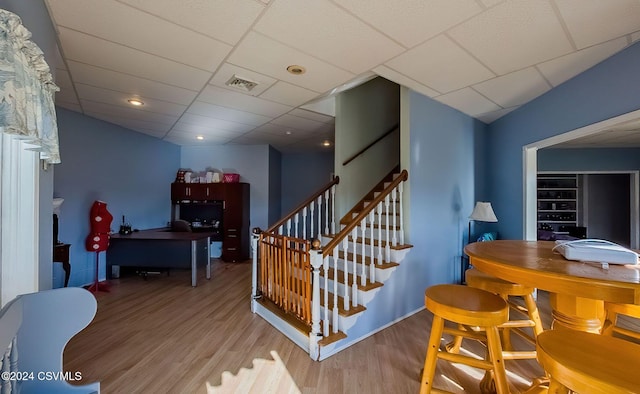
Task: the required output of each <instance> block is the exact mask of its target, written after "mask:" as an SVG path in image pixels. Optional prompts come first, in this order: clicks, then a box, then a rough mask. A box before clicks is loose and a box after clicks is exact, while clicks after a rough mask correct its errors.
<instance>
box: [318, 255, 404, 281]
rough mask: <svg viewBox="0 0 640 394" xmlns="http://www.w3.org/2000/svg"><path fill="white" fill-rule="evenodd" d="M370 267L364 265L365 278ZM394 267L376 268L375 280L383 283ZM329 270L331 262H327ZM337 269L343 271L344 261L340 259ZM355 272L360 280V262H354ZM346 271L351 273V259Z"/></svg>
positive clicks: (331, 269)
mask: <svg viewBox="0 0 640 394" xmlns="http://www.w3.org/2000/svg"><path fill="white" fill-rule="evenodd" d="M370 269H371V268H370V267H369V266H367V267H366V276H367V278H369V273H370ZM395 269H396V267H391V268H384V269H383V268H376V273H375V276H376V277H375V281H376V282H380V283H384V282H385V281H386V280H387V279H389V277H390V276H391V274H392V273H393V271H394V270H395ZM329 271H330V272H332V271H333V263H331V264H329ZM338 271H344V261H343V260H340V263H339V264H338ZM321 272H324V269H322V270H321ZM356 272H357V273H358V281H359V280H360V279H359V277H360V275H361V274H362V264H361V263H356ZM347 273H350V274H351V273H353V261H350V262H349V264H348V266H347Z"/></svg>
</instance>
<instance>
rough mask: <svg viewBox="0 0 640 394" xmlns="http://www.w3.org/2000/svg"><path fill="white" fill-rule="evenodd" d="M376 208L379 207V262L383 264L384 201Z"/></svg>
mask: <svg viewBox="0 0 640 394" xmlns="http://www.w3.org/2000/svg"><path fill="white" fill-rule="evenodd" d="M376 208H377V209H378V264H382V201H381V202H380V203H379V204H378V206H377V207H376Z"/></svg>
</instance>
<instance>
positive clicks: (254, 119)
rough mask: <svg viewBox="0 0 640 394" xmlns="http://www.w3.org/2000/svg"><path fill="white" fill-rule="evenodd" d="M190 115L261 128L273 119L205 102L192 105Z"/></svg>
mask: <svg viewBox="0 0 640 394" xmlns="http://www.w3.org/2000/svg"><path fill="white" fill-rule="evenodd" d="M189 113H192V114H196V115H202V116H207V117H210V118H215V119H221V120H226V121H229V122H235V123H242V124H248V125H253V126H260V125H261V124H264V123H267V122H268V121H270V120H271V119H272V118H271V117H267V116H263V115H258V114H254V113H251V112H246V111H240V110H237V109H232V108H226V107H222V106H219V105H215V104H209V103H205V102H203V101H195V102H194V103H193V104H191V107H189Z"/></svg>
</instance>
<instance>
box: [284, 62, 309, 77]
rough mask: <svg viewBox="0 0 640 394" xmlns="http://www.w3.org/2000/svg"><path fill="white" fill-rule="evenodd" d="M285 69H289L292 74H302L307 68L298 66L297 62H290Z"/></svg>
mask: <svg viewBox="0 0 640 394" xmlns="http://www.w3.org/2000/svg"><path fill="white" fill-rule="evenodd" d="M287 71H289V72H290V73H291V74H293V75H302V74H304V73H305V72H307V69H305V68H304V67H302V66H298V65H297V64H292V65H290V66H289V67H287Z"/></svg>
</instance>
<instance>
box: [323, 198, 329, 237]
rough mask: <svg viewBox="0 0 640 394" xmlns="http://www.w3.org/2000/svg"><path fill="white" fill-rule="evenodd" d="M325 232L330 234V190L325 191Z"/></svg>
mask: <svg viewBox="0 0 640 394" xmlns="http://www.w3.org/2000/svg"><path fill="white" fill-rule="evenodd" d="M324 233H325V234H329V190H326V191H325V192H324Z"/></svg>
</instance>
